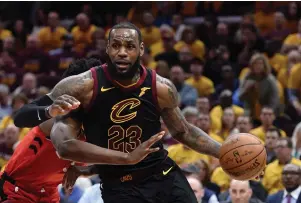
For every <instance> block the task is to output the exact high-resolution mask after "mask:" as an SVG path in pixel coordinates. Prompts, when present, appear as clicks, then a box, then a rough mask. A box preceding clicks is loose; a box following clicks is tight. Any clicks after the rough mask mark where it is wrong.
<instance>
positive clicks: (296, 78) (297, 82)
mask: <svg viewBox="0 0 301 203" xmlns="http://www.w3.org/2000/svg"><path fill="white" fill-rule="evenodd" d="M300 76H301V65H300V64H298V65H295V66H293V67H292V69H291V72H290V74H289V77H288V83H287V88H289V89H296V90H300V89H301V77H300ZM299 99H300V98H299Z"/></svg>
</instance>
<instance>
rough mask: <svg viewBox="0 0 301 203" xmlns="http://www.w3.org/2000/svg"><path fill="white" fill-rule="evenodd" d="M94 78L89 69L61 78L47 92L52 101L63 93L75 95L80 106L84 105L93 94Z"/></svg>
mask: <svg viewBox="0 0 301 203" xmlns="http://www.w3.org/2000/svg"><path fill="white" fill-rule="evenodd" d="M93 85H94V80H93V77H92V73H91V71H90V70H89V71H86V72H84V73H81V74H78V75H74V76H70V77H67V78H64V79H63V80H61V81H60V82H59V83H58V84H57V85H56V86H55V87H54V88H53V89H52V90H51V92H50V93H49V94H48V96H49V98H50V99H52V101H55V100H56V99H57V98H58V97H59V96H62V95H64V94H66V95H70V96H73V97H75V98H76V99H77V100H79V101H80V103H81V107H86V106H87V105H88V104H89V103H90V100H91V98H92V95H93Z"/></svg>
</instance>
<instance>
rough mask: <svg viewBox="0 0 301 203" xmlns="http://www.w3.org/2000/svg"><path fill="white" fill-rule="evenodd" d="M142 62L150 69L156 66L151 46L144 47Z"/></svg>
mask: <svg viewBox="0 0 301 203" xmlns="http://www.w3.org/2000/svg"><path fill="white" fill-rule="evenodd" d="M141 64H142V65H144V66H145V67H148V68H150V69H155V68H156V66H157V63H156V61H154V58H153V57H152V55H151V52H150V49H149V48H145V49H144V54H143V56H141Z"/></svg>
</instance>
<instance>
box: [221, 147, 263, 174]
mask: <svg viewBox="0 0 301 203" xmlns="http://www.w3.org/2000/svg"><path fill="white" fill-rule="evenodd" d="M263 150H264V147H263V148H262V150H261V151H260V152H259V153H258V154H257V155H256V156H254V157H253V159H251V160H249V161H247V162H246V163H244V164H242V165H239V166H235V167H233V168H226V169H225V170H232V169H235V168H238V167H241V166H243V165H245V164H247V163H249V162H251V161H253V160H254V159H255V158H256V157H258V156H259V155H260V154H261V153H262V152H263Z"/></svg>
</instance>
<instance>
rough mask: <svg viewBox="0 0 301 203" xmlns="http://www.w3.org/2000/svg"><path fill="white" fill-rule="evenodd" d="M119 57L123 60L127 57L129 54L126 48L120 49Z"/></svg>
mask: <svg viewBox="0 0 301 203" xmlns="http://www.w3.org/2000/svg"><path fill="white" fill-rule="evenodd" d="M118 56H119V57H122V58H124V57H127V52H126V49H125V48H124V47H121V48H120V49H119V52H118Z"/></svg>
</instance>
